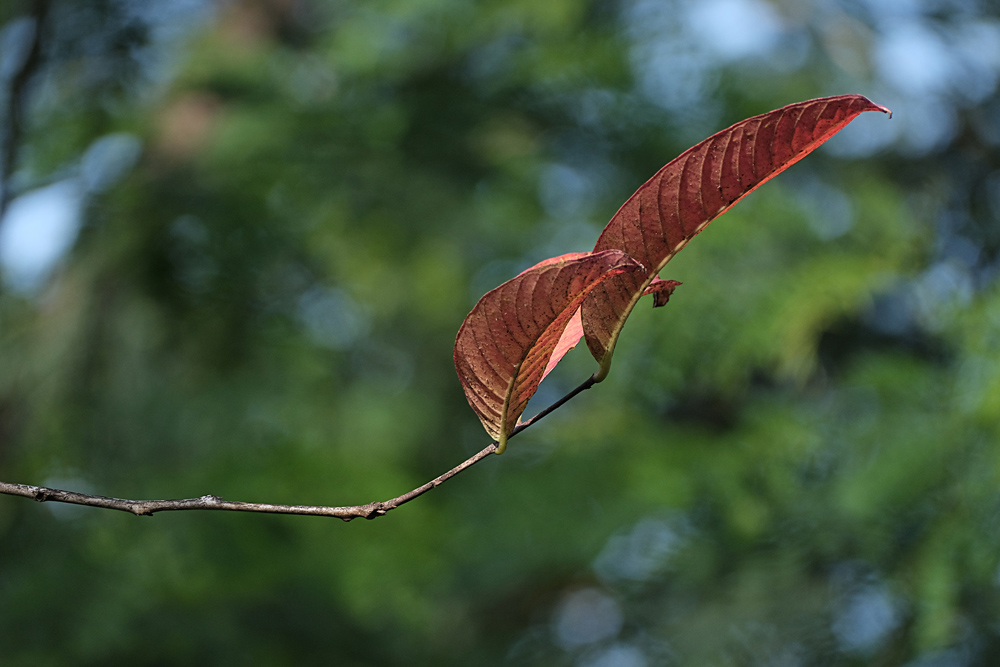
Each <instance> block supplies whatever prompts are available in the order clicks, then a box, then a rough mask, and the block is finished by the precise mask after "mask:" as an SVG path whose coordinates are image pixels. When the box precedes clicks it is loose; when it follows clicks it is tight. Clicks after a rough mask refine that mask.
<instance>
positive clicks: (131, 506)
mask: <svg viewBox="0 0 1000 667" xmlns="http://www.w3.org/2000/svg"><path fill="white" fill-rule="evenodd" d="M594 384H595V381H594V378H593V377H590V378H588V379H587V380H586V381H585V382H583V383H582V384H581V385H580V386H579V387H577V388H576V389H574V390H573V391H571V392H569V393H568V394H566V395H565V396H563V397H562V398H560V399H559V400H558V401H556V402H555V403H553V404H552V405H550V406H549V407H547V408H545V409H544V410H542V411H541V412H539V413H538V414H537V415H535V416H534V417H532V418H531V419H529V420H528V421H526V422H524V423H522V424H519V425H518V426H517V427H516V428H515V429H514V430H513V431H512V432H511V434H510V437H511V438H513V437H514V436H515V435H517V434H518V433H520V432H521V431H523V430H525V429H526V428H528V427H529V426H531V425H532V424H535V423H537V422H538V421H540V420H541V419H543V418H544V417H545V416H546V415H549V414H551V413H552V412H553V411H554V410H556V409H558V408H559V407H560V406H562V405H564V404H565V403H566V402H567V401H569V400H570V399H571V398H573V397H574V396H576V395H577V394H579V393H580V392H582V391H584V390H586V389H590V388H591V387H592V386H594ZM496 450H497V443H496V442H492V443H490V444H489V446H487V447H486V448H485V449H483V450H482V451H480V452H478V453H476V454H474V455H473V456H471V457H470V458H468V459H466V460H465V461H463V462H462V463H459V464H458V465H457V466H455V467H454V468H452V469H451V470H449V471H448V472H446V473H444V474H443V475H439V476H438V477H435V478H434V479H432V480H431V481H429V482H427V483H426V484H424V485H423V486H418V487H417V488H415V489H413V490H412V491H410V492H409V493H404V494H403V495H401V496H397V497H395V498H392V499H390V500H383V501H381V502H379V501H375V502H371V503H368V504H367V505H349V506H347V507H326V506H323V505H271V504H267V503H246V502H241V501H237V500H224V499H222V498H220V497H218V496H212V495H207V496H202V497H200V498H185V499H183V500H129V499H126V498H108V497H106V496H95V495H91V494H89V493H77V492H75V491H63V490H61V489H50V488H47V487H44V486H31V485H28V484H11V483H9V482H0V494H5V495H9V496H22V497H24V498H32V499H34V500H37V501H38V502H46V501H51V502H57V503H70V504H72V505H87V506H89V507H102V508H104V509H109V510H120V511H122V512H129V513H131V514H135V515H136V516H150V515H152V514H153V513H154V512H173V511H180V510H228V511H231V512H263V513H268V514H307V515H312V516H331V517H336V518H338V519H343V520H344V521H350V520H351V519H357V518H358V517H363V518H365V519H374V518H377V517H380V516H384V515H385V514H387V513H388V512H389V510H394V509H396V508H397V507H399V506H400V505H403V504H405V503H408V502H410V501H411V500H413V499H414V498H416V497H418V496H422V495H424V494H425V493H427V492H428V491H430V490H431V489H433V488H434V487H436V486H439V485H441V484H443V483H444V482H446V481H447V480H449V479H451V478H452V477H454V476H455V475H457V474H458V473H460V472H462V471H463V470H465V469H466V468H471V467H472V466H474V465H475V464H476V463H479V462H480V461H482V460H483V459H485V458H486V457H487V456H489V455H490V454H492V453H494V452H495V451H496Z"/></svg>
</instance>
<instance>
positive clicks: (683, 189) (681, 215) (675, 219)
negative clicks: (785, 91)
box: [582, 95, 889, 380]
mask: <svg viewBox="0 0 1000 667" xmlns="http://www.w3.org/2000/svg"><path fill="white" fill-rule="evenodd" d="M865 111H882V112H884V113H889V110H888V109H886V108H885V107H882V106H879V105H877V104H874V103H873V102H871V101H869V100H868V99H866V98H864V97H862V96H860V95H841V96H838V97H826V98H821V99H815V100H809V101H807V102H800V103H798V104H790V105H788V106H786V107H782V108H781V109H778V110H776V111H772V112H770V113H766V114H762V115H760V116H754V117H753V118H748V119H747V120H744V121H742V122H739V123H737V124H736V125H733V126H732V127H730V128H728V129H725V130H722V131H721V132H719V133H717V134H715V135H713V136H711V137H709V138H708V139H706V140H705V141H703V142H701V143H700V144H698V145H696V146H694V147H692V148H690V149H688V150H687V151H685V152H684V153H682V154H681V155H680V156H679V157H678V158H677V159H675V160H674V161H672V162H670V163H669V164H668V165H666V166H665V167H663V168H662V169H661V170H660V171H658V172H657V173H656V175H654V176H653V177H652V178H651V179H649V180H648V181H646V183H645V184H643V186H642V187H640V188H639V190H638V191H636V193H635V194H634V195H632V197H630V198H629V200H628V201H627V202H625V204H624V205H622V207H621V208H620V209H619V210H618V212H617V213H616V214H615V216H614V217H613V218H611V221H610V222H609V223H608V225H607V227H605V228H604V231H603V232H602V233H601V236H600V238H599V239H598V240H597V245H596V246H595V247H594V252H601V251H604V250H609V249H617V250H621V251H623V252H625V253H627V254H628V255H629V256H631V257H632V258H634V259H635V260H636V261H638V262H639V263H640V264H642V265H643V266H644V267H645V269H646V270H645V273H643V272H633V273H629V274H626V275H621V276H618V277H616V278H614V279H611V280H608V281H607V282H605V283H604V284H602V285H600V286H598V287H597V288H596V289H594V290H593V291H592V292H591V293H590V294H589V295H588V296H587V298H586V299H585V300H584V302H583V307H582V313H583V330H584V334H585V336H586V339H587V346H588V347H589V348H590V351H591V353H593V355H594V357H595V358H596V359H597V361H598V362H599V363H600V364H601V368H600V370H599V371H598V373H597V375H596V376H595V377H596V378H597V379H598V380H602V379H604V377H605V376H606V375H607V372H608V369H609V368H610V364H611V355H612V354H613V352H614V347H615V343H616V342H617V340H618V335H619V333H620V332H621V329H622V326H623V325H624V323H625V319H626V318H627V317H628V315H629V313H631V312H632V308H633V307H634V306H635V304H636V302H637V301H638V300H639V297H640V296H642V295H643V293H644V292H646V290H647V288H650V287H651V283H652V282H653V280H654V279H655V278H656V276H657V273H659V271H660V269H662V268H663V266H664V265H665V264H666V263H667V262H668V261H669V260H670V258H671V257H673V256H674V255H675V254H676V253H677V252H678V251H679V250H680V249H681V248H683V247H684V246H685V245H687V243H688V241H690V240H691V239H692V238H693V237H694V236H695V235H696V234H698V233H699V232H700V231H701V230H703V229H704V228H705V226H706V225H708V223H709V222H711V221H712V220H714V219H715V218H717V217H718V216H720V215H722V214H723V213H725V212H726V211H727V210H728V209H729V208H730V207H732V206H733V205H734V204H735V203H736V202H738V201H739V200H740V199H742V198H743V197H745V196H746V195H748V194H749V193H750V192H752V191H753V190H755V189H756V188H758V187H759V186H760V185H761V184H763V183H765V182H767V181H768V180H770V179H771V178H774V177H775V176H777V175H778V174H779V173H781V172H782V171H784V170H785V169H787V168H788V167H790V166H791V165H793V164H795V163H796V162H798V161H799V160H801V159H802V158H804V157H805V156H806V155H808V154H809V153H811V152H812V151H813V150H815V149H816V148H817V147H818V146H819V145H820V144H822V143H823V142H824V141H826V140H827V139H829V138H830V137H832V136H833V135H834V134H836V133H837V132H839V131H840V130H841V129H843V128H844V127H845V126H846V125H847V124H848V123H850V122H851V121H852V120H854V118H855V117H857V116H858V115H859V114H861V113H863V112H865ZM665 282H672V281H665ZM652 287H653V291H654V292H655V295H654V304H655V305H662V304H663V303H666V298H669V292H667V293H666V294H665V296H664V293H663V291H661V290H664V291H665V290H667V289H669V291H672V288H666V287H663V286H661V287H656V286H655V285H653V286H652ZM646 293H648V292H646Z"/></svg>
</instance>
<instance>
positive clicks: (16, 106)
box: [0, 0, 49, 220]
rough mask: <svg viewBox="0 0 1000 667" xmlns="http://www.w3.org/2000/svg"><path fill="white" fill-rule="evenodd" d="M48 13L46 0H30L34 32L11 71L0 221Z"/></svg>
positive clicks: (0, 162)
mask: <svg viewBox="0 0 1000 667" xmlns="http://www.w3.org/2000/svg"><path fill="white" fill-rule="evenodd" d="M48 12H49V2H48V0H33V2H32V3H31V19H32V21H33V22H34V24H35V25H34V33H33V34H32V36H31V44H30V46H29V47H28V52H27V53H26V54H25V56H24V61H23V62H22V63H21V66H20V67H19V68H18V69H17V71H16V72H15V73H14V76H13V77H12V78H11V82H10V91H9V92H8V95H7V108H6V109H5V113H4V117H5V118H6V120H7V131H6V133H5V134H6V135H7V136H6V137H5V138H4V143H3V149H2V151H0V178H2V179H3V180H2V181H0V220H2V219H3V216H4V213H6V211H7V206H8V205H9V204H10V201H11V199H13V193H12V192H11V187H10V184H11V176H12V175H13V171H14V165H15V164H16V163H17V153H18V150H19V148H20V143H21V136H22V135H23V134H24V112H25V109H26V107H27V103H26V100H25V97H26V91H27V88H28V83H29V82H30V81H31V78H32V77H33V76H34V74H35V71H36V70H37V69H38V66H39V65H40V64H41V62H42V30H43V28H44V24H45V17H46V15H47V14H48Z"/></svg>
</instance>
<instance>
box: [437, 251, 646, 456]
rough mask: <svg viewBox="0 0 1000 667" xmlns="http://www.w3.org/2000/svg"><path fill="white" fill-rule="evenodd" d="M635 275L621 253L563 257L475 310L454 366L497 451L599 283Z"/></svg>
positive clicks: (636, 267)
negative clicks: (571, 323)
mask: <svg viewBox="0 0 1000 667" xmlns="http://www.w3.org/2000/svg"><path fill="white" fill-rule="evenodd" d="M642 271H643V267H642V266H641V265H640V264H639V263H637V262H636V261H635V260H633V259H632V258H631V257H629V256H628V255H626V254H625V253H623V252H621V251H620V250H605V251H602V252H596V253H573V254H571V255H563V256H562V257H554V258H552V259H548V260H545V261H544V262H541V263H539V264H537V265H535V266H533V267H532V268H530V269H528V270H527V271H524V272H522V273H521V274H519V275H518V276H516V277H515V278H513V279H511V280H508V281H507V282H505V283H504V284H502V285H500V286H499V287H497V288H496V289H494V290H491V291H490V292H487V293H486V295H485V296H483V298H482V299H480V300H479V303H477V304H476V305H475V307H474V308H473V309H472V312H470V313H469V315H468V317H466V318H465V322H464V323H463V324H462V328H461V329H459V331H458V337H457V338H456V340H455V368H456V370H457V371H458V377H459V380H460V381H461V382H462V388H463V389H464V390H465V397H466V399H467V400H468V401H469V405H470V406H472V409H473V410H474V411H475V412H476V414H477V415H479V419H480V420H481V421H482V422H483V426H484V427H485V428H486V431H487V432H488V433H489V434H490V435H491V436H492V437H493V438H494V439H496V441H497V453H501V452H503V450H504V448H505V447H506V444H507V437H508V436H509V435H510V432H511V430H512V429H513V428H514V426H515V425H516V423H517V419H518V417H520V416H521V413H522V412H524V408H525V406H526V405H527V403H528V399H529V398H531V396H532V395H533V394H534V393H535V391H536V390H537V389H538V385H539V383H540V382H541V381H542V378H543V377H544V375H545V374H546V373H547V372H548V370H551V366H550V361H551V359H552V358H553V357H554V356H555V354H554V353H555V352H556V351H557V349H558V350H560V351H559V353H558V355H559V358H561V356H562V355H563V354H565V353H566V351H568V349H569V347H572V345H569V347H564V345H565V343H566V342H565V341H564V342H563V344H562V345H561V344H560V341H561V340H562V336H563V333H564V331H565V330H566V328H567V325H568V324H569V322H570V321H571V319H572V318H573V315H574V314H575V313H576V312H577V311H578V310H579V308H580V304H581V303H582V302H583V300H584V298H585V297H586V296H587V294H588V293H590V291H591V290H593V289H594V288H595V287H597V286H598V285H600V284H601V283H602V282H604V281H606V280H609V279H611V278H614V277H616V276H619V275H624V274H626V273H633V272H638V273H642ZM571 336H572V334H571ZM576 340H579V335H578V334H577V339H576ZM572 344H573V345H575V344H576V341H575V340H574V341H573V343H572ZM563 347H564V349H562V348H563ZM556 361H558V358H557V359H556Z"/></svg>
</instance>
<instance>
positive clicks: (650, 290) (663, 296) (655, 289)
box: [580, 276, 683, 327]
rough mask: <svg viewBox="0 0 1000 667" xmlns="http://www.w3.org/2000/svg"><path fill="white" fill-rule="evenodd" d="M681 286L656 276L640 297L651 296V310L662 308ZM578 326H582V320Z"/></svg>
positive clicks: (674, 281) (673, 281)
mask: <svg viewBox="0 0 1000 667" xmlns="http://www.w3.org/2000/svg"><path fill="white" fill-rule="evenodd" d="M681 284H683V283H679V282H677V281H676V280H660V278H659V276H656V277H654V278H653V280H652V282H650V283H649V284H648V285H646V289H644V290H643V291H642V295H643V296H646V295H647V294H652V295H653V308H662V307H663V306H665V305H667V302H668V301H670V295H671V294H673V293H674V290H675V289H677V286H678V285H681ZM580 326H581V327H582V326H583V321H582V318H581V322H580Z"/></svg>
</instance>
